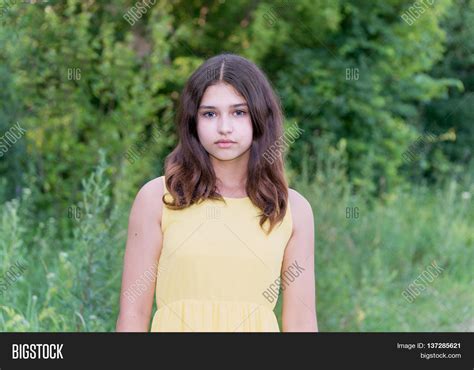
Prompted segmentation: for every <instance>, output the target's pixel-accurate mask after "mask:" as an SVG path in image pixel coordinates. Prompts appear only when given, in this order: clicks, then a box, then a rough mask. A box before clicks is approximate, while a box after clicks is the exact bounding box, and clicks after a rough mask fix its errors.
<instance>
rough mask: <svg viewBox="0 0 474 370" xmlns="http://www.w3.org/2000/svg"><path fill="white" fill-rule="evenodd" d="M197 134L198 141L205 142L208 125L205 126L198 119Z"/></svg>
mask: <svg viewBox="0 0 474 370" xmlns="http://www.w3.org/2000/svg"><path fill="white" fill-rule="evenodd" d="M197 134H198V137H199V141H200V142H201V143H205V142H206V141H208V140H209V137H210V136H209V127H206V125H205V124H204V122H202V121H200V120H198V122H197Z"/></svg>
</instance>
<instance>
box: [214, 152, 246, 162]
mask: <svg viewBox="0 0 474 370" xmlns="http://www.w3.org/2000/svg"><path fill="white" fill-rule="evenodd" d="M211 155H212V156H213V157H214V158H215V159H218V160H219V161H231V160H233V159H235V158H237V157H239V154H236V153H230V152H228V153H211Z"/></svg>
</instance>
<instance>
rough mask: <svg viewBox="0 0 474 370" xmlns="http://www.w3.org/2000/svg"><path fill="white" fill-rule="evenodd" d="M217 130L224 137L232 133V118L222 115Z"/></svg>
mask: <svg viewBox="0 0 474 370" xmlns="http://www.w3.org/2000/svg"><path fill="white" fill-rule="evenodd" d="M217 130H218V131H219V133H220V134H222V135H225V134H229V133H231V132H232V130H233V128H232V120H231V118H230V117H227V116H225V115H222V116H221V117H220V118H219V120H218V122H217Z"/></svg>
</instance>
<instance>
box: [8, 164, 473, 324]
mask: <svg viewBox="0 0 474 370" xmlns="http://www.w3.org/2000/svg"><path fill="white" fill-rule="evenodd" d="M105 167H106V164H105V163H103V162H102V163H101V165H100V166H99V167H98V169H97V170H96V171H95V172H94V173H93V174H91V176H90V178H88V179H87V181H85V182H84V184H83V188H84V192H83V199H82V202H81V203H80V204H79V206H80V207H81V209H82V210H83V212H82V217H81V219H80V220H69V221H70V226H69V227H70V228H71V230H66V231H65V230H60V229H61V227H63V226H60V225H64V224H65V223H64V222H62V221H61V220H60V217H58V218H51V217H50V218H48V219H41V218H40V219H37V217H36V214H35V213H34V211H33V210H32V209H31V204H33V203H34V202H33V201H32V200H33V198H34V197H35V190H34V189H31V190H27V191H25V192H24V193H23V196H22V198H21V199H15V200H12V201H9V202H6V203H4V204H3V205H2V208H1V213H0V269H1V270H0V271H1V272H2V275H1V276H3V274H4V273H5V272H6V271H7V270H8V268H9V267H10V266H11V265H12V264H14V263H15V262H16V261H17V260H22V261H24V263H25V265H26V266H27V269H26V271H25V273H24V275H23V276H22V277H21V278H19V279H18V280H17V281H16V282H15V283H14V284H13V285H12V286H11V287H10V288H9V289H8V290H7V291H6V292H4V293H3V294H1V293H0V299H1V301H0V331H53V332H54V331H114V330H115V322H116V319H117V314H118V303H119V290H120V282H121V273H122V263H123V252H124V247H125V238H126V226H127V225H126V223H127V218H128V212H129V208H128V207H129V206H130V205H129V204H126V205H125V206H123V207H119V206H117V205H113V204H111V200H110V199H109V198H108V196H107V195H106V194H108V193H109V191H108V190H109V189H108V186H109V184H108V181H107V179H106V176H105V172H104V169H105ZM323 168H324V171H322V172H320V173H318V174H317V176H316V178H315V179H313V180H311V181H309V180H308V179H307V178H305V176H302V177H299V178H296V177H292V183H291V187H292V188H295V189H297V190H298V191H299V192H300V193H302V194H303V195H304V196H305V197H306V198H307V199H308V200H309V201H310V202H311V204H312V206H313V211H314V215H315V224H316V253H315V263H316V281H317V311H318V323H319V329H320V330H321V331H473V326H472V325H473V316H474V315H473V313H474V312H473V302H474V296H473V294H474V293H473V290H472V286H473V274H472V266H473V265H474V264H473V262H474V248H473V247H474V237H473V227H472V225H474V211H473V207H472V196H473V195H474V187H473V185H472V181H465V182H463V183H457V182H454V181H452V182H450V183H448V184H446V185H445V186H441V187H439V188H436V189H430V188H426V187H422V186H418V187H413V186H411V187H406V188H404V190H401V189H400V190H398V191H396V192H393V193H390V194H388V195H386V196H385V197H384V198H383V199H373V198H370V197H368V196H364V195H354V194H353V193H352V191H351V188H350V186H349V185H348V182H347V181H346V179H345V176H344V171H342V170H341V169H340V168H338V167H337V166H332V165H329V166H326V167H323ZM463 193H464V198H463ZM468 194H470V195H471V198H470V199H465V198H467V196H468ZM346 207H358V209H359V217H358V218H346ZM66 214H67V211H66V210H64V216H63V217H67V216H66ZM64 235H66V236H64ZM432 261H436V262H437V264H438V265H439V266H441V267H442V268H443V269H444V270H443V272H442V273H441V274H440V275H439V276H438V277H437V278H436V279H435V280H434V281H433V282H432V283H430V284H429V285H427V286H426V289H425V290H424V291H423V292H421V294H420V295H419V296H418V297H417V298H416V299H415V301H414V302H412V303H409V302H407V301H406V300H405V299H404V298H403V296H402V292H403V291H404V289H405V288H406V287H407V286H408V285H409V284H410V283H412V282H413V280H414V279H415V278H416V277H417V276H418V275H419V274H420V273H422V272H423V271H424V270H425V269H426V267H427V266H428V265H429V264H430V263H431V262H432ZM280 310H281V301H279V303H278V305H277V310H276V312H277V316H278V318H279V320H280V316H281V315H280ZM280 325H281V320H280Z"/></svg>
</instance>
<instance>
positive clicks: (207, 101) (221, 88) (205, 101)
mask: <svg viewBox="0 0 474 370" xmlns="http://www.w3.org/2000/svg"><path fill="white" fill-rule="evenodd" d="M241 103H246V101H245V98H244V97H243V96H242V95H240V94H239V92H238V91H237V90H236V89H235V88H234V87H233V86H232V85H229V84H226V83H218V84H216V85H211V86H209V87H208V88H207V89H206V91H204V95H203V96H202V99H201V105H213V106H215V107H226V106H229V105H233V104H241Z"/></svg>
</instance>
